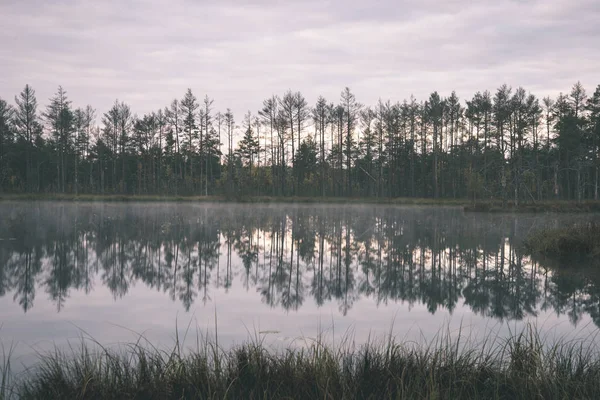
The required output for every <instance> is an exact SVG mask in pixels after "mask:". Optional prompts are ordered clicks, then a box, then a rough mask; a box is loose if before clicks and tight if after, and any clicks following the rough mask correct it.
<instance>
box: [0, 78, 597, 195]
mask: <svg viewBox="0 0 600 400" xmlns="http://www.w3.org/2000/svg"><path fill="white" fill-rule="evenodd" d="M14 103H15V105H14V106H12V105H10V104H9V103H7V102H6V101H5V100H2V99H0V190H1V191H5V192H28V193H47V192H60V193H74V194H78V193H99V194H100V193H101V194H110V193H120V194H171V195H187V194H196V195H198V194H202V195H217V194H218V195H229V196H252V195H271V196H289V195H296V196H297V195H302V196H363V197H367V196H369V197H371V196H373V197H374V196H377V197H399V196H405V197H435V198H438V197H440V198H472V199H478V198H486V199H490V198H494V199H502V200H503V201H504V202H506V201H509V200H511V201H512V202H514V203H519V202H524V201H535V200H541V199H567V200H583V199H596V200H597V199H598V188H599V172H600V157H599V155H600V154H599V153H600V86H598V87H597V88H596V89H595V91H594V92H593V94H591V95H590V96H589V97H588V96H587V95H586V92H585V90H584V88H583V87H582V86H581V84H579V83H577V84H575V85H574V86H573V88H572V90H571V91H570V93H569V94H566V95H565V94H562V93H561V94H559V95H558V96H557V97H556V98H555V99H551V98H549V97H547V98H544V99H542V100H541V101H540V99H539V98H537V97H536V96H535V95H533V94H530V93H528V92H526V91H525V89H523V88H520V87H519V88H516V89H512V88H511V87H509V86H506V85H503V86H501V87H500V88H498V89H497V90H496V92H495V93H490V92H488V91H484V92H483V93H481V92H477V93H475V95H474V96H473V98H472V99H471V100H468V101H466V102H465V104H464V105H463V104H462V102H461V101H460V100H459V98H458V97H457V96H456V94H455V93H454V92H452V93H451V94H450V95H449V96H448V97H442V96H441V95H440V94H438V93H437V92H434V93H432V94H431V95H430V96H429V98H428V99H424V100H421V101H418V100H417V99H415V98H413V97H411V98H410V100H408V101H407V100H405V101H403V102H400V103H392V102H390V101H387V102H383V101H380V102H379V103H377V104H375V105H374V106H372V107H367V106H363V105H361V104H359V103H358V102H357V100H356V98H355V96H354V95H353V94H352V92H351V91H350V90H349V89H348V88H346V89H344V90H343V91H342V93H341V96H340V100H339V102H338V104H335V103H330V102H328V101H327V100H325V99H324V98H322V97H320V98H319V99H318V100H317V101H316V104H315V106H314V107H311V106H309V104H308V103H307V100H306V99H305V98H304V97H303V96H302V94H301V93H300V92H292V91H288V92H287V93H285V94H284V95H283V96H282V97H278V96H273V97H271V98H268V99H266V100H265V101H264V102H263V105H262V107H261V108H260V109H259V110H258V112H257V114H255V115H253V114H252V113H251V112H248V114H246V116H245V117H244V119H243V122H242V124H241V127H238V126H237V125H236V123H235V119H234V116H233V114H232V112H231V111H230V110H229V109H228V110H227V111H226V112H225V113H220V112H214V110H213V106H212V100H211V99H210V98H209V97H208V96H206V97H205V98H204V100H203V101H202V102H200V101H198V100H197V98H196V97H195V95H194V94H193V92H192V91H191V90H188V91H187V92H186V93H185V95H184V97H183V99H182V100H177V99H175V100H173V101H172V102H171V103H170V105H169V106H168V107H165V108H164V109H161V110H158V111H156V112H151V113H148V114H145V115H142V116H136V115H134V114H133V113H132V111H131V108H130V106H129V105H127V104H125V103H124V102H119V101H115V104H114V106H113V107H112V108H111V109H110V110H108V111H106V112H104V114H102V116H101V118H100V121H99V125H97V123H98V121H97V118H96V112H95V110H94V109H93V108H92V107H91V106H87V107H85V108H75V107H74V106H73V105H72V103H71V101H70V100H69V99H68V97H67V93H66V92H65V91H64V90H63V88H62V87H59V88H58V91H57V93H56V95H55V96H54V97H53V98H52V99H50V102H49V104H48V105H47V106H46V108H45V110H44V111H42V112H40V110H38V102H37V100H36V97H35V91H34V90H33V88H31V86H29V85H26V86H25V88H24V89H23V91H22V92H21V93H20V94H19V95H18V96H16V97H15V102H14ZM236 137H237V139H236ZM235 143H237V147H235V146H234V144H235Z"/></svg>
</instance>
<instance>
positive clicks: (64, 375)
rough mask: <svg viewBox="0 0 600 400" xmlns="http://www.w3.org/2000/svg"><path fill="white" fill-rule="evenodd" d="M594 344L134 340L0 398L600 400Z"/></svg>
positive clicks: (49, 360) (530, 339)
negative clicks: (281, 347)
mask: <svg viewBox="0 0 600 400" xmlns="http://www.w3.org/2000/svg"><path fill="white" fill-rule="evenodd" d="M594 339H595V338H591V341H589V342H583V341H581V342H573V341H562V342H561V341H559V342H557V343H556V344H550V343H544V340H543V339H542V338H541V337H540V336H539V335H538V333H536V330H535V329H534V328H531V327H528V328H526V329H524V330H523V331H522V332H521V333H520V334H515V335H513V336H512V337H510V338H509V339H508V340H499V339H497V338H496V339H494V338H488V339H487V340H485V341H484V342H482V343H477V344H474V343H471V342H469V341H468V340H467V341H465V337H461V335H460V333H459V334H458V337H457V338H456V339H451V335H450V334H449V333H446V334H443V335H441V336H440V337H437V338H436V339H434V340H433V341H432V342H430V343H429V344H428V345H418V344H414V343H397V342H395V341H394V340H393V339H391V338H390V339H389V340H386V341H384V342H379V343H377V342H371V343H368V344H366V345H364V346H361V347H358V348H357V347H354V346H353V345H352V342H351V341H350V340H346V341H343V342H342V344H341V345H338V346H337V347H333V346H328V345H325V344H324V343H323V341H322V340H320V339H319V338H317V340H316V341H312V342H311V341H308V340H306V341H305V342H304V344H305V345H304V346H302V347H298V348H293V349H288V350H285V351H271V350H269V349H268V346H266V345H265V344H264V343H263V341H261V340H260V339H256V340H254V341H251V342H249V343H247V344H244V345H241V346H239V347H235V348H232V349H230V350H223V349H221V348H220V347H219V346H218V344H217V343H216V342H212V341H209V340H204V341H200V340H199V341H198V342H197V344H196V346H195V350H194V351H191V352H184V351H183V350H182V348H181V346H180V344H179V343H177V344H176V345H175V347H174V349H172V350H171V351H162V350H159V349H156V348H154V347H152V346H150V345H147V346H144V345H142V343H143V338H141V339H140V340H139V341H138V342H136V343H132V344H130V345H127V346H125V347H124V349H125V350H121V351H117V350H110V349H106V348H102V347H101V346H99V345H97V344H95V345H91V346H88V345H86V344H82V345H81V346H80V347H79V348H76V349H74V350H71V352H70V353H64V352H61V351H59V350H56V351H55V352H53V353H52V354H47V355H42V356H40V357H41V358H40V360H39V363H38V365H36V366H34V367H33V368H32V369H30V370H28V371H26V372H24V373H23V375H21V376H17V377H15V378H14V379H13V381H12V382H6V381H5V382H4V387H3V388H2V392H0V393H4V395H5V397H6V398H11V397H16V396H18V397H19V398H22V399H57V398H61V399H62V398H65V399H67V398H69V399H133V398H138V399H141V398H143V399H191V398H202V399H205V398H211V399H217V398H218V399H240V398H261V399H270V398H294V399H313V398H314V399H316V398H321V399H359V398H360V399H363V398H371V399H385V398H410V399H419V398H427V399H433V398H452V399H471V398H489V399H533V398H544V399H564V398H576V399H591V398H598V396H600V355H599V354H598V352H597V349H596V348H595V347H592V346H593V343H594ZM5 365H6V364H5ZM4 372H6V371H4ZM5 375H6V374H5Z"/></svg>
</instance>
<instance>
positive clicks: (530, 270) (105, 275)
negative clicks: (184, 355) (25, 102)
mask: <svg viewBox="0 0 600 400" xmlns="http://www.w3.org/2000/svg"><path fill="white" fill-rule="evenodd" d="M590 218H598V217H597V216H590V215H589V214H588V215H579V216H578V215H566V214H562V215H550V214H546V215H524V214H523V215H520V214H489V215H488V214H465V213H464V212H463V211H462V209H460V208H452V207H414V206H409V207H398V206H393V207H390V206H373V205H368V206H354V205H352V206H344V205H323V206H320V205H255V204H253V205H234V204H222V205H219V204H204V203H202V204H190V203H155V204H154V203H153V204H147V203H53V202H31V203H28V202H19V203H17V202H4V203H0V239H2V240H0V323H1V324H2V328H1V329H0V338H1V339H2V342H3V343H5V342H8V343H10V342H18V343H22V344H24V347H23V346H22V348H23V350H22V351H21V352H20V354H21V355H22V356H23V357H24V358H23V359H24V360H26V356H27V354H31V353H32V352H33V351H34V350H37V349H40V348H41V349H47V348H51V347H52V346H54V345H56V344H58V345H64V344H65V343H67V341H69V340H72V339H74V338H77V337H78V336H81V335H84V336H85V335H89V336H92V337H94V338H95V339H96V340H98V341H99V342H101V343H106V344H114V343H118V342H123V341H131V340H135V338H136V334H135V333H133V332H132V331H131V330H133V331H135V332H138V333H144V335H145V336H146V337H148V338H149V339H151V340H155V341H157V342H158V343H163V344H166V345H168V344H170V342H171V341H172V339H173V337H174V335H175V326H176V324H177V325H178V326H179V329H180V330H181V329H183V330H185V329H186V327H187V325H188V324H191V325H192V326H193V327H194V328H196V327H198V329H199V330H201V331H210V332H214V331H215V327H216V328H218V335H219V340H220V341H221V343H224V344H227V343H239V342H242V341H244V340H246V339H247V338H248V336H249V334H251V335H252V334H254V333H259V332H268V335H270V336H269V337H271V338H272V339H273V341H274V342H277V343H288V344H289V343H291V342H294V341H295V340H297V339H298V338H299V337H314V336H315V335H316V334H317V333H318V332H319V331H323V330H327V331H329V332H331V336H332V337H335V336H338V335H343V334H346V333H347V332H348V331H349V330H350V331H351V332H352V333H353V335H354V338H355V340H356V341H357V342H358V343H360V342H361V341H365V340H367V338H368V337H369V335H377V334H386V333H389V332H390V329H391V330H392V331H393V332H394V333H395V334H397V335H398V336H400V338H402V337H406V338H411V339H414V338H425V339H429V338H432V337H434V336H435V334H437V333H438V332H439V331H440V329H443V328H445V327H449V328H450V329H453V330H458V329H459V328H460V329H461V330H463V331H469V332H472V334H473V335H475V336H476V335H477V334H478V332H479V333H481V332H485V331H489V330H490V329H492V330H495V331H496V332H498V334H499V335H502V334H506V333H508V331H509V330H515V329H518V328H519V327H520V326H522V325H523V324H525V323H527V322H533V323H536V324H537V325H538V326H541V327H542V330H543V331H545V332H546V333H547V334H548V335H551V336H552V335H556V336H561V335H564V334H569V335H575V336H586V335H590V334H593V333H594V332H595V331H596V330H597V329H598V326H600V274H598V273H594V272H590V270H588V269H585V268H582V266H573V265H570V266H563V267H568V269H567V268H555V267H556V266H554V268H550V266H548V265H544V264H543V263H538V262H535V261H532V260H531V259H530V258H529V257H526V256H524V255H523V254H522V251H521V247H520V246H521V243H522V240H523V239H524V238H525V237H526V236H527V234H528V233H529V232H531V231H533V230H536V229H540V228H543V227H546V226H560V225H563V224H565V223H573V222H576V221H577V220H578V219H585V220H589V219H590ZM82 332H83V333H82ZM24 362H26V361H24Z"/></svg>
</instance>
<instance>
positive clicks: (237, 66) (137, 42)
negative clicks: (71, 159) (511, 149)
mask: <svg viewBox="0 0 600 400" xmlns="http://www.w3.org/2000/svg"><path fill="white" fill-rule="evenodd" d="M167 4H168V5H167ZM0 36H1V37H2V45H1V46H0V71H1V73H0V97H2V98H5V99H8V100H9V101H11V102H12V100H13V98H14V95H15V94H17V93H18V92H19V91H20V90H21V89H22V87H23V86H24V85H25V84H26V83H29V84H31V85H32V86H33V87H34V89H36V91H37V95H38V101H39V102H40V104H41V105H45V104H46V103H47V99H48V98H49V97H50V96H52V94H53V93H54V92H55V91H56V88H57V86H58V85H59V84H60V85H62V86H63V87H64V88H65V89H66V90H67V92H68V95H69V97H70V99H71V100H72V101H73V103H74V104H75V105H85V104H88V103H89V104H91V105H92V106H94V107H95V108H96V109H97V110H98V113H99V114H101V113H103V112H105V111H106V110H107V109H108V108H109V107H110V106H111V104H112V103H113V102H114V100H115V99H116V98H119V100H124V101H125V102H127V103H129V104H130V105H131V106H132V109H133V110H134V111H135V112H137V113H139V114H142V113H144V112H148V111H152V110H155V109H158V108H160V107H164V106H165V105H167V104H168V103H169V102H170V100H171V99H173V98H175V97H177V98H181V97H182V96H183V94H184V92H185V90H186V88H188V87H190V88H192V90H193V91H194V93H195V94H196V95H197V97H199V98H202V97H204V95H205V94H208V95H209V96H210V97H212V98H214V99H215V103H214V104H215V107H216V108H217V109H220V110H224V109H225V108H227V107H230V108H231V109H232V110H233V111H234V113H235V115H236V120H237V121H240V120H241V119H242V115H243V113H245V112H246V111H247V110H252V111H253V112H254V111H256V110H257V109H258V108H259V106H260V105H261V103H262V101H263V99H265V98H266V97H268V96H270V95H272V94H281V93H283V92H284V91H286V90H287V89H292V90H300V91H301V92H302V93H303V94H304V95H305V96H306V97H307V100H308V101H309V103H311V104H313V103H314V101H315V100H316V98H317V96H318V95H319V94H322V95H324V96H325V97H326V98H327V99H328V100H329V101H338V99H339V94H340V91H341V90H342V88H343V87H344V86H349V87H350V88H351V89H352V91H353V92H355V94H356V95H357V97H358V100H359V101H360V102H361V103H364V104H374V103H375V102H376V101H377V99H378V98H380V97H381V98H383V99H391V100H394V101H395V100H402V99H404V98H408V97H409V96H410V95H411V94H414V95H415V96H416V97H417V98H418V99H422V98H424V97H426V96H428V94H429V93H430V92H432V91H434V90H437V91H439V92H440V93H441V94H442V95H444V96H445V95H448V94H449V93H450V92H451V91H452V90H456V91H457V93H458V94H459V96H461V98H462V99H464V98H465V97H471V96H472V95H473V93H474V92H475V91H477V90H486V89H488V90H491V91H494V90H495V88H497V87H498V86H499V85H501V84H502V83H505V82H506V83H508V84H509V85H511V86H513V87H516V86H523V87H525V89H527V90H530V91H531V92H533V93H534V94H537V95H539V96H544V95H547V94H550V95H552V96H555V95H556V94H558V92H560V91H568V90H569V89H570V87H571V86H572V84H573V83H574V82H576V81H578V80H579V81H581V82H582V83H583V85H584V86H585V87H586V89H587V90H588V92H591V91H593V89H594V88H595V86H596V85H598V84H600V2H599V0H494V1H492V0H490V1H484V0H480V1H475V0H474V1H469V0H444V1H441V0H440V1H433V0H415V1H411V0H381V1H377V0H371V1H359V0H346V1H327V0H302V1H275V0H250V1H244V0H238V1H234V0H220V1H218V0H214V1H213V0H204V1H200V0H198V1H192V0H187V1H186V0H179V1H175V0H173V1H168V2H167V1H166V0H165V1H163V0H137V1H129V0H128V1H117V0H114V1H102V0H96V1H93V0H89V1H88V0H56V1H46V0H0Z"/></svg>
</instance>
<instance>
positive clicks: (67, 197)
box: [0, 193, 600, 213]
mask: <svg viewBox="0 0 600 400" xmlns="http://www.w3.org/2000/svg"><path fill="white" fill-rule="evenodd" d="M0 201H76V202H79V201H81V202H96V201H97V202H198V203H200V202H203V203H209V202H218V203H222V202H227V203H284V204H387V205H420V206H455V207H463V209H464V211H465V212H489V213H496V212H519V213H521V212H525V213H529V212H531V213H539V212H600V201H593V200H587V201H582V202H576V201H567V200H561V201H539V202H535V203H534V202H529V203H521V204H519V205H517V206H516V205H515V204H514V203H512V202H507V203H506V204H503V203H502V201H501V200H483V201H478V202H476V203H473V202H472V201H471V200H469V199H449V198H441V199H433V198H416V197H397V198H389V197H383V198H382V197H303V196H242V197H228V196H219V195H215V196H196V195H151V194H150V195H137V194H135V195H132V194H77V195H76V194H62V193H44V194H30V193H23V194H14V193H9V194H0Z"/></svg>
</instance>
